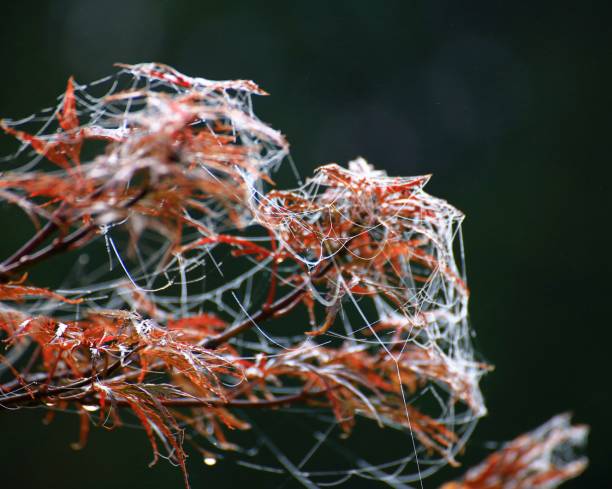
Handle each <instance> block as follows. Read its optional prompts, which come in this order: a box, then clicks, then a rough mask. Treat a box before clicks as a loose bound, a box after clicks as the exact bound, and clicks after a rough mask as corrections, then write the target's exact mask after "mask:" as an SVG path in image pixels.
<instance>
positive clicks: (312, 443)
mask: <svg viewBox="0 0 612 489" xmlns="http://www.w3.org/2000/svg"><path fill="white" fill-rule="evenodd" d="M262 93H263V92H262V91H261V90H260V89H259V88H258V87H257V86H255V85H254V84H252V83H251V82H246V81H226V82H214V81H210V80H206V79H203V78H191V77H187V76H185V75H182V74H180V73H178V72H176V71H174V70H172V69H170V68H168V67H165V66H163V65H149V64H147V65H135V66H123V67H122V69H121V70H120V71H119V72H118V73H117V74H116V75H113V76H109V77H105V78H103V79H101V80H98V81H95V82H93V83H89V84H79V83H75V84H74V98H75V102H76V113H77V115H78V119H79V127H78V130H77V131H80V134H81V135H83V134H88V136H90V137H92V138H97V139H100V140H103V141H109V140H111V141H113V140H121V139H124V138H129V137H132V138H133V137H135V136H138V137H141V138H144V137H146V136H147V135H148V134H157V135H159V134H160V133H161V134H166V135H167V137H168V138H171V137H173V132H172V127H173V126H172V124H173V121H175V120H178V122H177V124H180V123H182V120H181V115H182V114H181V109H182V108H183V107H181V106H177V104H176V100H177V99H178V98H180V97H197V99H198V101H199V102H200V103H199V104H198V113H197V114H196V118H195V121H194V122H192V123H191V124H193V125H198V126H202V127H209V128H210V132H211V134H214V135H218V134H219V132H220V131H219V129H218V128H219V127H221V126H223V127H224V128H225V129H224V131H225V134H231V135H232V137H233V138H234V139H235V141H236V143H235V146H236V147H239V148H240V154H241V158H242V162H243V164H240V165H235V166H233V163H232V162H231V161H230V160H224V159H223V158H224V156H223V155H214V154H211V155H198V156H197V158H195V160H192V161H191V163H190V167H189V169H190V171H197V172H200V173H201V174H204V175H207V177H206V178H208V179H209V180H210V181H211V182H214V183H215V185H217V184H218V185H220V186H221V187H220V188H222V192H220V193H212V194H210V195H208V196H207V197H206V198H203V199H202V201H201V202H200V203H199V204H200V207H201V208H202V209H203V210H202V211H201V212H189V213H188V212H187V211H185V214H184V216H183V217H184V218H185V220H186V221H188V222H190V223H191V224H192V225H191V226H190V228H189V230H188V232H185V233H184V234H183V235H182V236H181V237H180V244H181V245H183V246H184V248H180V247H178V248H177V246H176V244H177V243H176V242H175V241H173V239H170V237H169V235H168V232H167V229H165V228H163V227H161V226H160V227H156V226H155V225H154V224H151V221H147V220H143V219H142V217H141V216H138V215H135V214H132V213H129V212H126V213H120V212H117V211H116V209H113V208H108V209H98V214H97V215H98V219H97V221H96V223H97V225H98V227H99V231H100V238H99V239H97V240H95V241H94V242H93V243H91V244H89V245H88V246H87V247H86V248H85V249H83V250H82V251H81V252H80V255H79V257H78V258H77V259H76V260H75V261H74V266H73V268H72V269H71V270H69V271H68V272H67V273H66V277H65V280H64V283H63V285H62V287H61V288H60V289H59V290H58V292H59V293H61V294H64V295H66V296H69V297H74V298H83V299H84V303H82V304H80V305H70V304H65V303H60V304H59V305H58V303H57V301H51V300H37V301H28V302H27V303H26V304H24V305H22V306H21V307H22V308H23V310H24V311H25V310H27V311H28V314H41V315H43V314H44V315H54V316H55V317H58V318H65V319H67V320H69V319H70V320H77V319H80V318H82V317H83V314H84V311H85V310H92V309H93V310H116V309H120V310H121V309H123V310H129V311H132V313H134V314H136V315H138V317H140V318H142V322H141V323H139V324H141V325H146V324H149V323H145V321H147V320H151V321H154V324H155V325H161V324H163V323H164V322H165V321H167V320H169V319H174V320H178V319H181V318H186V317H189V316H191V315H194V314H203V313H207V312H210V311H213V312H214V313H215V314H217V315H219V317H221V318H223V320H224V321H226V322H227V323H228V324H229V325H230V327H231V325H235V324H239V323H241V322H243V321H245V320H246V319H248V318H249V317H251V315H252V314H253V313H254V311H257V310H258V309H260V308H261V305H262V304H263V303H264V302H265V300H266V295H267V294H266V293H267V287H268V284H269V282H270V280H271V277H275V280H277V282H278V287H279V288H283V289H286V290H291V289H292V288H295V287H297V285H296V283H295V282H294V281H293V279H292V278H293V277H294V276H295V275H296V274H300V273H304V271H305V270H306V271H310V272H314V271H316V270H320V269H321V267H323V266H325V265H326V264H328V263H329V264H331V265H330V266H332V267H338V266H339V263H341V264H343V266H345V268H347V269H351V270H356V271H352V272H350V273H337V274H332V275H333V276H332V278H330V279H328V280H327V281H326V282H325V283H324V284H321V283H317V282H316V281H314V280H313V281H311V282H310V283H308V295H309V297H310V298H311V300H312V302H313V304H314V305H313V307H312V310H314V311H315V315H316V316H317V317H318V318H319V319H320V317H321V314H323V315H324V316H325V317H326V318H329V319H330V325H329V328H326V329H325V331H322V332H321V334H319V335H315V336H312V337H307V338H306V339H305V337H304V334H303V332H304V330H306V329H308V328H307V327H305V326H304V325H308V322H309V320H310V321H311V324H312V325H313V326H314V325H316V324H317V319H315V321H312V318H310V319H309V318H308V317H307V315H306V313H304V312H303V311H302V312H295V313H293V315H291V316H288V317H287V318H286V319H283V320H279V323H283V322H284V323H285V324H272V325H271V324H267V323H266V324H258V323H257V321H253V322H254V324H253V326H254V327H253V328H252V330H251V331H250V332H249V333H248V334H245V335H241V336H238V337H236V338H234V339H232V340H231V343H232V345H233V346H234V347H235V348H236V350H237V351H238V352H239V354H240V356H239V357H237V358H232V359H231V361H245V360H246V361H251V362H254V365H255V366H254V367H252V368H253V369H254V375H256V374H257V368H258V367H257V365H258V363H257V362H259V361H261V359H262V354H263V355H265V359H266V362H268V364H269V363H274V362H275V361H283V362H293V365H298V366H303V368H308V365H311V364H312V363H316V364H317V365H323V364H325V358H326V355H328V354H329V351H330V349H336V350H340V349H342V350H343V351H347V352H367V353H368V354H370V355H372V356H376V355H378V357H379V358H380V359H381V360H380V362H383V361H390V362H391V363H392V364H393V365H395V367H396V371H395V376H396V381H397V383H398V384H399V386H400V391H401V397H402V399H401V402H402V404H403V410H402V417H403V419H392V418H390V417H386V416H385V413H381V414H380V415H374V414H373V413H375V412H376V410H377V408H378V406H374V409H373V410H372V412H367V411H364V412H360V413H358V414H361V415H362V416H360V418H361V417H362V418H363V419H360V420H359V421H358V422H357V426H356V427H355V429H354V433H353V434H352V435H351V436H350V437H344V436H342V430H341V429H340V423H339V421H338V419H337V418H336V417H334V416H333V415H332V414H331V413H330V412H329V410H324V409H319V408H317V407H307V406H301V407H297V406H294V407H281V408H279V409H277V410H275V411H273V412H271V413H265V414H262V415H259V414H257V413H255V414H253V413H251V412H249V413H246V412H241V413H240V414H241V416H243V418H244V419H247V420H248V421H249V423H250V425H251V430H249V431H248V432H244V433H238V434H237V435H236V443H235V445H233V446H232V450H230V451H224V450H221V449H220V448H222V447H221V444H220V443H219V440H217V439H215V437H214V436H210V437H209V440H208V441H209V442H210V443H209V445H208V446H207V447H206V453H208V454H209V455H208V458H207V459H208V460H209V461H210V460H222V459H228V460H235V461H236V462H237V463H238V464H240V465H242V466H245V467H249V468H253V469H257V470H261V471H265V472H270V473H278V474H280V473H289V474H290V475H291V476H292V477H293V478H294V479H295V480H296V481H297V482H299V483H300V484H302V485H303V486H304V487H327V486H334V485H340V484H347V485H348V484H351V479H352V478H355V477H359V478H364V479H368V480H370V481H372V483H374V481H376V482H379V483H381V484H385V485H389V486H391V487H398V488H404V487H410V486H409V485H408V484H411V483H415V482H416V483H417V484H418V485H419V487H423V482H422V480H423V478H425V477H426V476H428V475H430V474H432V473H434V472H436V471H437V470H439V469H440V468H441V467H443V466H445V465H446V464H448V463H449V462H454V460H455V456H456V455H457V453H458V452H459V451H460V450H461V449H462V448H463V447H464V445H465V443H466V442H467V440H468V438H469V436H470V434H471V433H472V431H473V429H474V427H475V423H476V421H477V419H478V418H479V417H481V416H483V415H484V414H485V413H486V409H485V407H484V404H483V399H482V396H481V394H480V391H479V388H478V381H479V379H480V377H481V375H482V374H483V372H484V370H485V369H484V368H483V366H482V365H481V364H480V363H478V362H477V361H476V360H475V354H474V351H473V348H472V344H471V339H470V337H471V334H472V331H471V329H470V327H469V322H468V298H469V292H468V290H467V285H466V276H465V259H464V253H463V243H462V235H461V223H462V221H463V217H464V216H463V214H462V213H461V212H460V211H458V210H457V209H455V208H454V207H453V206H451V205H450V204H448V203H447V202H445V201H443V200H441V199H438V198H435V197H433V196H430V195H429V194H427V193H426V192H425V191H424V190H423V187H424V185H425V184H426V183H427V180H428V177H411V178H395V177H388V176H387V175H386V173H385V172H383V171H380V170H375V169H374V168H373V167H372V166H371V165H369V164H368V163H367V162H365V161H364V160H363V159H356V160H354V161H352V162H350V163H349V165H348V169H345V168H341V167H339V166H337V165H328V166H326V167H322V168H320V169H319V170H318V171H317V172H316V173H315V175H314V176H313V177H312V178H307V179H305V181H304V183H302V179H301V177H300V176H299V175H297V176H296V182H297V183H296V184H297V185H298V186H297V187H296V188H295V189H293V190H291V191H279V190H276V189H275V188H274V187H273V185H272V181H271V177H272V176H273V174H274V172H275V171H276V170H277V169H278V168H279V165H281V164H291V160H290V158H288V157H289V152H288V145H287V143H286V142H285V140H284V138H283V137H282V135H281V134H280V133H278V132H277V131H275V130H273V129H271V128H270V127H269V126H267V125H265V124H264V123H262V122H261V121H259V119H257V117H256V116H255V114H254V112H253V104H252V95H254V94H255V95H260V94H262ZM64 102H65V95H64V96H60V97H59V99H58V103H57V105H55V106H52V107H49V108H47V109H44V110H42V111H41V112H40V113H38V114H36V115H33V116H30V117H27V118H25V119H21V120H4V121H3V124H4V125H5V127H8V128H10V129H12V130H13V131H24V132H28V133H29V134H33V135H34V136H35V137H36V138H37V139H38V140H40V141H44V142H46V143H47V144H52V143H53V142H56V141H58V138H59V139H60V140H62V141H64V142H67V143H70V138H71V137H73V136H74V134H75V132H76V131H73V132H67V133H66V132H61V133H60V132H59V131H58V129H59V126H58V122H57V121H58V114H60V113H61V111H62V107H63V104H64ZM189 116H190V117H193V114H189ZM160 125H162V126H163V127H161V128H160ZM165 128H167V130H166V129H165ZM214 137H217V136H214ZM152 144H153V143H152ZM118 148H119V149H116V150H115V151H114V152H111V153H110V154H109V153H106V154H105V155H103V157H101V156H100V155H99V154H97V153H96V151H97V148H96V147H95V146H94V147H93V148H92V149H91V154H89V155H87V156H88V157H89V158H90V160H89V163H86V164H83V169H84V171H85V172H89V174H94V175H95V176H96V178H102V179H105V180H106V181H107V182H108V185H109V186H111V185H113V184H117V183H123V184H126V183H127V184H129V182H130V181H131V180H133V179H135V178H139V175H140V174H139V173H138V172H139V171H142V170H143V169H146V170H147V171H148V172H149V173H148V175H149V178H151V179H155V178H160V175H158V174H156V171H157V170H156V168H157V167H156V165H155V162H154V161H141V160H135V159H134V158H131V157H126V155H131V153H130V152H129V151H127V150H126V148H125V145H123V146H118ZM122 151H123V153H122ZM191 156H193V155H191ZM177 158H178V159H179V160H180V159H182V158H183V156H181V155H180V154H179V155H178V156H177ZM283 162H285V163H283ZM287 162H289V163H287ZM5 164H6V165H12V166H13V168H12V170H13V172H14V173H17V174H23V175H27V174H29V173H31V172H35V171H41V170H44V171H45V172H50V173H52V174H53V173H55V174H58V173H59V174H61V173H62V172H66V170H58V169H56V168H55V167H54V168H51V167H49V165H48V163H47V162H46V161H44V159H43V157H42V155H41V154H40V153H37V152H35V151H32V142H31V141H24V142H23V143H22V144H21V145H20V147H19V148H18V150H17V151H16V153H15V154H13V155H11V156H10V157H8V158H6V160H5ZM228 166H229V167H231V168H229V169H228ZM407 189H409V196H408V197H407V196H406V193H405V192H406V191H407ZM402 192H403V193H402ZM400 194H401V195H400ZM228 195H229V197H228ZM234 196H235V197H236V198H235V199H234V200H233V201H232V202H233V204H232V206H231V208H228V206H227V205H226V204H225V200H224V199H226V198H229V199H230V200H231V199H233V197H234ZM21 197H22V196H20V195H12V194H11V195H7V194H6V192H4V191H3V193H2V194H0V198H2V199H3V200H10V201H11V202H13V203H17V204H19V202H20V201H19V199H20V198H21ZM26 207H27V206H26ZM24 210H25V211H26V212H32V209H28V208H25V207H24ZM339 222H342V223H349V224H350V225H348V226H346V227H345V228H343V229H339V228H338V227H337V223H339ZM227 233H234V234H236V235H239V236H240V237H242V238H246V239H248V240H249V241H250V242H252V243H258V244H260V245H261V246H264V247H267V248H271V247H275V246H276V247H278V248H279V249H282V250H284V252H286V254H287V255H288V256H291V257H292V258H293V259H290V260H284V261H283V262H280V263H277V262H275V260H274V259H273V258H271V257H266V258H262V259H257V258H255V257H254V256H253V255H245V256H238V257H236V256H233V255H232V254H231V252H230V251H229V250H228V249H227V248H226V247H224V246H222V245H221V244H220V243H219V242H210V243H205V244H203V245H201V246H197V247H193V246H190V244H191V243H194V242H197V241H201V240H202V238H203V237H206V236H211V235H215V236H218V235H221V234H227ZM134 234H137V235H138V239H137V240H134V239H133V236H134ZM306 234H308V236H310V237H311V238H313V239H311V241H309V242H308V244H305V242H304V239H303V238H304V236H305V235H306ZM366 239H367V240H370V241H371V240H376V241H379V242H382V243H386V244H385V246H387V245H388V246H387V247H386V248H384V250H382V251H381V250H379V251H378V253H375V254H370V255H367V254H363V253H361V252H360V250H362V249H363V248H362V247H361V248H360V246H361V245H359V244H356V243H361V242H364V240H366ZM405 243H412V245H411V246H413V248H414V250H415V251H414V252H411V253H413V255H412V256H410V253H409V254H408V257H406V252H405V249H404V248H401V249H400V247H401V246H403V244H405ZM363 246H366V245H365V244H364V245H363ZM177 249H178V250H179V251H177ZM383 252H384V253H389V256H393V259H391V258H389V259H388V260H384V263H383V264H382V265H381V266H378V265H377V266H374V265H369V264H370V263H372V264H374V263H375V262H376V260H377V259H378V257H379V255H380V253H383ZM394 253H396V254H397V256H395V255H394ZM104 255H105V259H101V258H100V257H101V256H104ZM347 263H350V264H351V265H350V266H349V265H347ZM372 290H377V291H382V293H377V294H373V293H370V292H369V291H372ZM143 327H144V326H143ZM22 353H23V352H22ZM407 353H410V358H411V364H410V371H411V372H413V373H415V374H417V375H419V376H421V378H423V379H425V380H426V382H423V383H422V384H421V385H419V386H417V387H416V388H415V391H411V390H409V389H408V388H407V386H406V382H407V380H406V379H405V378H403V377H402V376H403V375H405V368H406V366H405V365H404V364H403V363H402V362H403V361H404V358H405V355H406V354H407ZM325 368H327V369H328V374H329V375H336V374H337V372H334V370H333V366H327V367H325ZM432 372H438V373H440V375H438V376H436V375H433V374H432ZM298 389H299V386H292V385H290V384H287V383H285V384H283V385H279V386H278V387H274V386H272V387H271V388H270V392H272V393H273V394H275V395H279V396H281V395H290V394H292V393H295V392H297V391H298ZM416 407H418V409H419V411H420V412H426V413H427V414H428V416H430V417H431V418H432V419H433V420H435V421H436V422H437V423H439V424H441V425H443V426H444V427H447V428H448V429H449V430H450V431H452V432H454V433H456V434H457V436H456V438H454V439H453V440H452V443H449V444H448V446H447V447H445V449H444V450H443V451H442V453H440V452H439V451H438V452H436V451H434V450H432V449H431V447H428V446H426V444H424V443H423V442H422V440H421V439H420V438H419V437H418V436H417V435H416V434H415V432H414V427H413V420H412V414H411V413H413V412H414V411H413V408H416ZM376 423H378V424H379V425H380V426H384V427H385V429H382V430H381V429H379V428H378V427H376ZM373 427H374V428H376V429H373ZM183 428H184V429H185V434H186V439H188V440H194V442H195V440H198V439H199V438H201V435H198V434H197V433H196V432H195V431H194V430H193V429H192V427H191V425H189V424H184V425H183ZM287 430H292V431H294V432H295V433H300V438H299V440H298V439H297V438H298V437H297V436H296V437H293V436H291V435H290V436H287ZM197 443H200V442H197ZM232 443H233V442H232Z"/></svg>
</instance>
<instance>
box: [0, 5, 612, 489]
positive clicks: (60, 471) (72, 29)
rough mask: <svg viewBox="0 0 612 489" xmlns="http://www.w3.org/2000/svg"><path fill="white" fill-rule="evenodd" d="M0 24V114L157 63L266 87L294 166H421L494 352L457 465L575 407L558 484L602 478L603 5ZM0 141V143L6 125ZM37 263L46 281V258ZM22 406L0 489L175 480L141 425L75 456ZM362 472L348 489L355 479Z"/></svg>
mask: <svg viewBox="0 0 612 489" xmlns="http://www.w3.org/2000/svg"><path fill="white" fill-rule="evenodd" d="M460 4H461V5H460ZM569 4H570V2H568V5H569ZM571 4H572V5H573V2H571ZM576 4H578V2H576ZM0 16H1V21H0V27H1V29H0V51H1V53H2V54H1V60H2V65H1V66H2V67H1V76H0V87H1V89H0V113H1V115H2V116H8V117H20V116H25V115H28V114H29V113H31V112H34V111H36V110H38V109H39V108H41V107H44V106H47V105H50V104H51V103H53V102H54V97H55V96H56V95H58V94H59V93H61V92H62V91H63V89H64V87H65V82H66V79H67V77H68V76H69V75H71V74H74V75H75V76H76V78H77V79H78V80H81V81H84V82H85V81H90V80H94V79H96V78H99V77H101V76H104V75H106V74H108V73H110V72H112V70H113V68H112V64H113V63H114V62H117V61H122V62H130V63H136V62H141V61H162V62H165V63H168V64H171V65H173V66H175V67H176V68H177V69H179V70H181V71H184V72H186V73H187V74H192V75H197V76H204V77H206V78H211V79H227V78H251V79H254V80H255V81H257V82H258V83H260V85H261V86H262V87H264V88H265V89H266V90H268V91H269V92H270V93H271V94H272V96H271V97H268V98H259V99H257V100H256V110H257V113H258V115H259V116H260V117H261V118H262V119H263V120H265V121H267V122H269V123H270V124H272V125H273V126H274V127H276V128H279V129H281V130H282V131H283V132H284V133H285V134H286V135H287V137H288V138H289V141H290V142H291V144H292V154H293V157H294V158H295V160H296V162H297V164H298V166H299V168H300V171H301V173H302V174H303V175H308V174H310V172H311V171H312V169H313V168H314V167H315V166H317V165H319V164H322V163H327V162H331V161H336V162H339V163H345V162H346V161H347V160H349V159H351V158H353V157H355V156H357V155H362V156H364V157H366V158H367V159H369V160H370V161H371V162H372V163H374V164H376V165H377V166H379V167H381V168H384V169H387V170H388V171H389V173H390V174H392V175H413V174H422V173H433V174H434V178H433V179H432V181H431V183H430V185H429V187H428V189H429V191H430V192H431V193H433V194H434V195H437V196H440V197H443V198H446V199H448V200H449V201H450V202H452V203H453V204H455V205H456V206H457V207H459V208H460V209H462V210H463V211H465V213H466V214H467V220H466V222H465V226H464V236H465V245H466V249H467V260H468V277H469V283H470V287H471V289H472V300H471V308H470V310H471V317H472V322H473V325H474V327H475V329H476V331H477V333H478V336H477V338H476V344H477V348H478V350H479V351H480V352H481V353H482V355H483V356H484V358H486V359H487V360H488V361H490V362H491V363H493V364H495V365H496V370H495V371H494V372H493V373H491V374H489V375H488V376H487V377H486V378H485V379H484V381H483V383H482V387H483V390H484V393H485V396H486V399H487V404H488V407H489V410H490V414H489V416H488V417H487V418H485V419H484V420H483V421H482V422H481V423H480V424H479V426H478V429H477V431H476V433H475V435H474V436H473V439H472V445H471V446H472V449H471V450H470V451H469V453H468V456H467V460H468V461H475V460H478V459H480V458H481V457H482V456H483V455H484V454H485V453H486V450H485V449H484V447H485V445H486V444H487V443H488V442H491V441H501V440H506V439H510V438H513V437H514V436H516V435H518V434H519V433H521V432H523V431H525V430H528V429H531V428H533V427H535V426H536V425H538V424H540V423H541V422H543V421H545V420H547V419H548V418H549V417H550V416H551V415H553V414H556V413H559V412H562V411H566V410H572V411H573V412H574V413H575V419H576V420H577V421H579V422H583V423H588V424H590V425H591V427H592V434H591V437H590V442H589V447H588V454H589V457H590V458H591V467H590V468H589V469H588V471H587V472H586V474H585V475H584V476H583V477H582V478H581V479H579V480H577V481H573V482H570V483H568V484H567V485H566V486H565V487H567V488H568V489H569V488H587V487H588V488H604V487H611V486H612V482H611V481H612V477H611V470H612V469H611V468H610V464H611V462H612V453H611V449H610V440H611V437H612V428H611V424H612V421H611V419H612V416H611V415H612V411H611V409H610V406H611V402H610V401H611V400H612V399H611V396H610V386H611V384H612V382H611V381H610V373H611V369H610V362H611V355H610V351H611V346H612V345H611V344H610V336H611V335H610V327H611V324H610V311H611V306H612V300H611V299H610V286H609V284H610V278H611V274H610V252H611V249H610V242H609V228H610V222H609V215H610V206H609V204H608V202H609V201H608V199H607V197H608V196H609V194H610V183H609V170H608V165H609V159H610V158H609V139H610V136H609V133H610V123H609V108H610V104H609V102H610V94H609V92H610V83H609V79H610V64H609V61H610V54H611V46H612V45H611V43H610V41H611V40H610V36H609V29H610V27H609V25H610V15H609V12H608V11H606V10H605V9H604V8H600V7H598V6H597V3H596V2H592V3H591V2H582V3H581V6H580V7H577V6H566V5H564V3H563V2H551V3H547V4H545V3H541V2H534V1H532V2H510V1H507V2H495V1H488V2H480V3H474V2H447V3H446V2H445V3H441V2H412V1H404V2H400V1H377V2H374V1H371V2H364V1H353V2H331V1H330V2H291V1H286V2H259V5H258V4H257V3H256V2H250V3H249V2H245V3H242V2H236V1H215V2H207V1H189V2H187V1H183V2H181V1H176V2H169V1H168V2H154V1H150V2H147V1H129V0H126V1H123V2H122V1H116V0H112V1H110V0H107V1H100V0H97V1H85V0H83V1H68V0H65V1H49V2H19V3H18V2H11V3H8V2H6V3H5V4H4V5H3V6H2V7H1V10H0ZM0 145H1V146H0V149H2V150H3V154H6V152H8V151H9V149H8V148H9V145H8V141H7V138H2V139H0ZM10 147H12V146H10ZM0 219H2V226H0V251H1V253H2V256H5V255H6V254H7V253H9V252H10V251H11V250H13V249H14V247H15V246H17V244H18V241H19V240H20V239H22V238H23V237H24V236H25V235H27V233H28V232H29V230H28V229H26V228H20V227H19V225H18V224H17V223H18V222H19V221H18V220H17V218H16V217H11V216H8V215H7V214H6V212H5V213H3V214H1V215H0ZM59 263H61V261H60V262H59ZM47 273H48V280H49V281H50V282H51V281H53V280H55V279H57V277H59V276H61V274H62V268H61V267H60V266H55V267H52V268H49V269H48V271H47ZM41 416H42V414H41V412H38V411H34V412H27V413H24V412H19V413H12V412H0V437H1V441H0V486H1V487H3V488H4V487H6V488H10V487H24V488H32V489H34V488H36V489H38V488H52V489H53V488H62V489H71V488H81V487H83V488H92V489H93V488H102V487H105V488H107V487H113V488H116V489H120V488H128V487H130V488H132V487H135V488H140V487H143V488H144V487H164V488H165V487H172V488H180V487H182V482H181V476H180V473H179V471H178V470H177V469H173V468H171V467H170V466H169V465H168V464H165V463H160V464H159V465H158V466H156V467H155V468H153V469H148V468H147V463H148V461H149V452H148V450H149V448H148V445H147V442H146V439H145V437H144V435H142V433H140V432H136V431H133V430H124V431H120V432H116V433H106V432H104V433H102V432H94V433H93V435H92V438H91V440H90V444H89V446H88V447H87V449H86V450H85V451H82V452H72V451H71V450H70V448H69V446H68V445H69V443H70V442H71V441H74V440H75V439H76V437H77V420H76V418H72V417H67V418H60V419H58V420H57V422H56V423H54V424H52V425H51V426H49V427H44V426H42V425H41V423H40V419H41ZM190 470H191V480H192V483H193V486H194V487H195V488H200V487H219V488H226V487H227V488H229V487H277V485H278V484H280V483H281V482H282V481H283V478H280V479H275V478H272V479H271V478H270V477H268V476H264V475H262V474H259V473H257V472H252V471H249V470H248V469H241V468H239V467H235V466H233V465H232V466H227V465H223V464H222V465H218V466H216V467H215V468H213V469H208V468H206V467H204V466H203V465H202V464H201V463H200V462H199V461H198V460H192V461H191V463H190ZM444 474H445V475H448V474H449V472H444ZM454 474H456V472H455V473H454ZM437 480H439V478H438V479H437ZM359 484H360V483H358V482H355V483H354V484H353V485H351V486H350V487H368V485H367V484H364V485H359ZM424 485H425V487H426V488H433V487H436V484H435V482H434V480H433V479H432V480H426V481H425V484H424ZM285 487H286V488H289V487H295V484H294V483H293V482H290V483H288V484H287V485H286V486H285Z"/></svg>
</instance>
